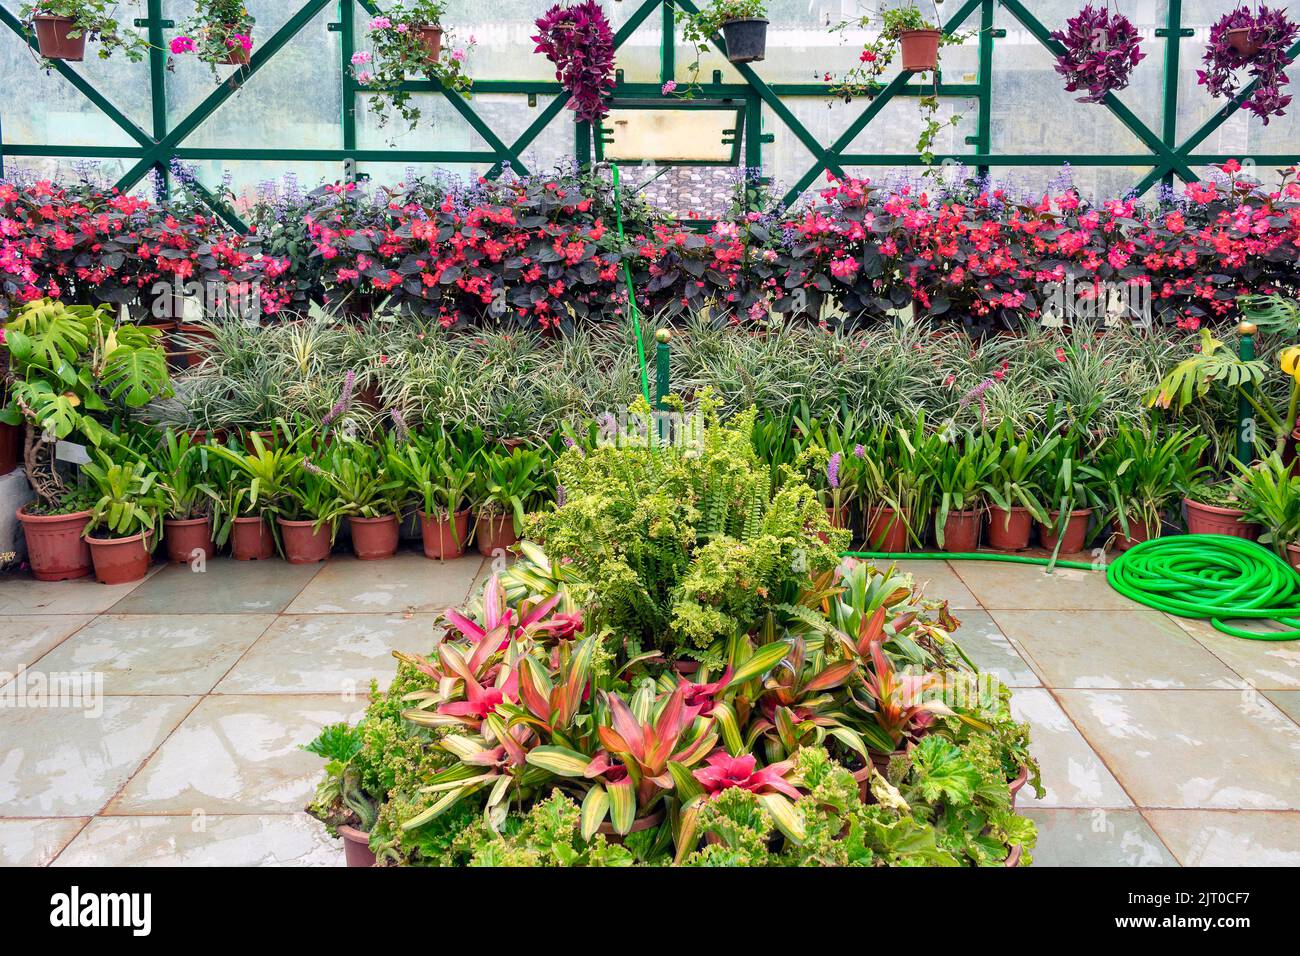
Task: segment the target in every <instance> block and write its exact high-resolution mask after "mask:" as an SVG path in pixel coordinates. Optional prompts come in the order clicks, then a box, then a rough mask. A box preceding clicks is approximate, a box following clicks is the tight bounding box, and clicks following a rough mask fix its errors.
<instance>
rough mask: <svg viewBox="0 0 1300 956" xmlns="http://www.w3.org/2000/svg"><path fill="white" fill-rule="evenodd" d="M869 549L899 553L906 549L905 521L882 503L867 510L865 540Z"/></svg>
mask: <svg viewBox="0 0 1300 956" xmlns="http://www.w3.org/2000/svg"><path fill="white" fill-rule="evenodd" d="M866 548H867V550H869V551H884V552H887V553H889V554H899V553H901V552H903V551H906V550H907V522H906V521H904V520H903V516H902V515H901V514H899V513H898V512H897V511H895V510H894V509H893V508H887V507H885V506H884V505H880V506H878V507H874V508H869V509H868V511H867V540H866Z"/></svg>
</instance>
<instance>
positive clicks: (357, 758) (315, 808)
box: [302, 718, 380, 867]
mask: <svg viewBox="0 0 1300 956" xmlns="http://www.w3.org/2000/svg"><path fill="white" fill-rule="evenodd" d="M364 735H365V719H364V718H362V720H361V721H360V722H358V723H357V725H356V726H355V727H353V726H349V725H348V724H330V725H329V726H327V727H325V728H324V729H322V730H321V732H320V734H319V736H317V737H316V739H315V740H313V741H312V742H311V743H309V744H304V745H303V747H302V749H303V750H305V751H307V752H308V753H313V754H316V756H318V757H321V758H323V759H324V760H325V777H324V779H323V780H321V782H320V785H319V786H318V787H317V788H316V797H315V799H314V800H313V801H312V803H311V805H310V806H308V807H307V812H308V813H310V814H311V815H312V816H314V817H315V818H316V819H318V820H320V821H321V822H322V823H324V824H325V826H326V829H327V830H329V831H330V832H332V833H337V834H338V836H339V837H340V838H342V840H343V854H344V859H345V861H346V862H347V865H348V866H357V867H362V866H374V865H375V854H374V852H373V851H372V850H371V849H370V830H371V829H372V828H373V827H374V825H375V817H376V815H377V811H378V804H379V803H380V798H377V797H375V796H373V795H372V794H369V793H367V792H366V789H365V787H364V785H363V783H364V781H365V779H366V774H365V768H363V767H362V765H361V764H362V748H363V745H364Z"/></svg>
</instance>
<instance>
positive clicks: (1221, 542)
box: [846, 534, 1300, 641]
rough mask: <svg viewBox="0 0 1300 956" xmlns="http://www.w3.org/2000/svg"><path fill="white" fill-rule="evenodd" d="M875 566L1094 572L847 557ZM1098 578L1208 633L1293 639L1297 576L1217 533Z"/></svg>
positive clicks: (984, 555) (1172, 543) (1299, 593)
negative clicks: (1254, 626) (1202, 624)
mask: <svg viewBox="0 0 1300 956" xmlns="http://www.w3.org/2000/svg"><path fill="white" fill-rule="evenodd" d="M846 556H847V557H854V558H874V559H877V560H880V559H883V560H889V561H900V560H917V559H928V560H934V561H1000V562H1006V563H1009V564H1036V565H1040V566H1043V567H1051V566H1057V567H1063V568H1078V569H1080V570H1084V571H1099V570H1101V568H1100V567H1099V566H1097V565H1094V564H1086V563H1084V562H1082V561H1053V560H1052V559H1051V558H1035V557H1029V556H1028V555H1021V554H995V553H989V552H983V551H980V552H963V553H948V552H929V553H926V552H905V553H890V552H884V551H851V552H847V553H846ZM1106 580H1107V582H1108V583H1109V584H1110V586H1111V587H1112V588H1114V589H1115V590H1116V591H1117V592H1119V593H1120V594H1122V595H1124V596H1125V597H1126V598H1128V599H1130V600H1132V601H1136V602H1137V603H1139V604H1144V605H1146V606H1147V607H1151V608H1155V609H1156V610H1158V611H1164V612H1166V613H1168V614H1172V615H1174V616H1175V617H1186V618H1194V619H1197V620H1208V621H1209V622H1210V623H1211V624H1213V625H1214V627H1215V629H1216V630H1219V631H1222V632H1223V633H1224V634H1228V635H1231V636H1232V637H1241V638H1246V639H1247V640H1252V641H1294V640H1297V639H1300V574H1297V573H1296V570H1295V569H1294V568H1292V567H1291V565H1289V564H1287V563H1286V562H1285V561H1283V560H1282V559H1281V558H1280V557H1278V556H1277V555H1276V554H1274V553H1273V552H1272V551H1270V550H1268V549H1267V548H1265V547H1263V546H1261V545H1258V544H1256V543H1255V542H1253V541H1247V540H1246V539H1245V538H1234V537H1231V536H1229V535H1223V534H1182V535H1173V536H1170V537H1166V538H1153V539H1152V540H1150V541H1144V542H1142V543H1141V544H1137V545H1134V546H1133V547H1132V548H1130V549H1129V550H1127V551H1125V552H1124V553H1123V554H1121V555H1120V556H1119V557H1118V558H1116V559H1115V560H1114V561H1112V562H1110V564H1109V565H1108V566H1107V567H1106ZM1234 620H1237V621H1240V620H1266V621H1273V622H1274V623H1276V624H1279V625H1281V626H1282V627H1284V628H1286V630H1280V631H1267V632H1259V631H1248V630H1245V629H1243V628H1240V627H1233V626H1232V625H1230V624H1228V623H1226V622H1228V621H1234Z"/></svg>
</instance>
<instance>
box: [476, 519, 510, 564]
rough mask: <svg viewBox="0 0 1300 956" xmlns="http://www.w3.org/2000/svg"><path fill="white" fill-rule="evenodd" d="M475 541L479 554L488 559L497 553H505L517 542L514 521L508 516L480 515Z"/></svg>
mask: <svg viewBox="0 0 1300 956" xmlns="http://www.w3.org/2000/svg"><path fill="white" fill-rule="evenodd" d="M476 527H477V529H478V530H477V531H476V532H475V540H476V541H477V542H478V550H479V554H481V555H483V556H484V557H486V558H490V557H492V556H493V555H495V554H496V553H497V552H498V551H506V550H508V549H509V548H512V547H514V546H515V545H516V544H517V543H518V542H519V535H517V534H515V520H514V518H512V517H511V516H510V515H490V514H480V515H479V516H478V522H477V524H476Z"/></svg>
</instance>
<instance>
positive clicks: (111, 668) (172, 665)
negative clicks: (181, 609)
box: [36, 614, 275, 694]
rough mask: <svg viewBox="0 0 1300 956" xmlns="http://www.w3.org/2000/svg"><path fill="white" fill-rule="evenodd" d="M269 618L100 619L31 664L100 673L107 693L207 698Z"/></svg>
mask: <svg viewBox="0 0 1300 956" xmlns="http://www.w3.org/2000/svg"><path fill="white" fill-rule="evenodd" d="M274 620H275V615H273V614H159V615H152V614H142V615H104V616H102V617H98V618H96V619H95V620H94V622H93V623H91V624H89V625H87V626H86V627H85V628H83V629H82V630H81V631H80V632H79V633H77V634H75V635H73V636H72V637H71V638H69V639H68V640H66V641H64V642H63V643H62V644H60V645H59V646H58V648H56V649H55V650H54V651H52V652H50V653H49V654H47V655H45V657H43V658H41V660H40V661H39V662H38V663H37V664H36V669H38V670H42V671H63V672H74V673H81V672H85V671H93V672H96V673H101V674H103V675H104V693H106V694H206V693H208V692H209V691H210V690H212V688H213V687H214V686H215V685H216V683H217V681H219V680H221V678H222V676H223V675H224V674H225V673H226V672H227V671H228V670H230V667H231V665H232V664H234V663H235V661H237V660H239V656H240V655H241V654H243V653H244V651H246V650H247V649H248V648H249V647H250V646H252V644H253V642H254V641H256V640H257V639H258V637H259V636H260V635H261V634H262V632H263V631H265V630H266V629H267V628H268V627H269V626H270V625H271V622H272V621H274Z"/></svg>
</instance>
